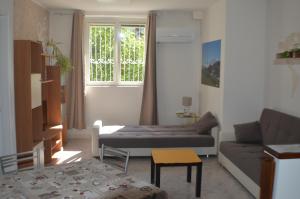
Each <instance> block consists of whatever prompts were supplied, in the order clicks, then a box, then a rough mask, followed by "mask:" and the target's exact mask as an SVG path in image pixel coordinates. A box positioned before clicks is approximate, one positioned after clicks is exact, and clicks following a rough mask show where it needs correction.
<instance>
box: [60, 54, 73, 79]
mask: <svg viewBox="0 0 300 199" xmlns="http://www.w3.org/2000/svg"><path fill="white" fill-rule="evenodd" d="M56 64H57V65H58V66H60V68H61V72H62V74H65V73H67V72H69V71H71V70H72V66H71V62H70V60H69V58H68V57H66V56H64V55H63V54H61V53H60V54H58V55H57V56H56Z"/></svg>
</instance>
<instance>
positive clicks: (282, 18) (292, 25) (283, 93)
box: [265, 0, 300, 117]
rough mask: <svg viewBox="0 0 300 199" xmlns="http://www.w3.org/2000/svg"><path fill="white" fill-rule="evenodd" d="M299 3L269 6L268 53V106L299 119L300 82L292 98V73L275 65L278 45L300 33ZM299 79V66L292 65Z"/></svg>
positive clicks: (278, 0) (276, 1)
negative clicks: (291, 35) (292, 34)
mask: <svg viewBox="0 0 300 199" xmlns="http://www.w3.org/2000/svg"><path fill="white" fill-rule="evenodd" d="M299 8H300V1H299V0H284V1H282V0H272V1H269V4H268V34H267V35H268V37H267V38H268V54H267V58H268V61H267V73H266V100H265V104H266V107H269V108H274V109H276V110H279V111H283V112H286V113H289V114H293V115H296V116H298V117H300V104H299V102H300V82H298V83H297V89H296V91H295V94H294V96H292V73H291V72H290V70H289V69H288V67H287V66H286V65H273V60H274V58H275V55H276V53H278V43H279V42H280V41H284V40H285V39H286V38H287V37H288V36H289V35H290V34H291V33H293V32H300V25H299V21H300V12H299ZM293 68H294V69H295V70H296V73H297V75H298V76H299V78H300V66H299V65H296V66H293Z"/></svg>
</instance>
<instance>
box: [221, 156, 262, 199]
mask: <svg viewBox="0 0 300 199" xmlns="http://www.w3.org/2000/svg"><path fill="white" fill-rule="evenodd" d="M218 158H219V162H220V163H221V164H222V165H223V166H224V167H225V168H226V169H227V170H228V171H229V172H230V173H231V174H232V175H233V176H234V177H235V178H236V179H237V180H238V181H239V182H240V183H241V184H242V185H243V186H244V187H245V188H246V189H247V190H248V191H249V192H250V193H251V194H252V195H253V196H254V197H255V198H257V199H258V198H259V197H260V187H259V186H258V185H257V184H256V183H255V182H254V181H253V180H252V179H251V178H249V177H248V176H247V175H246V174H245V173H244V172H243V171H241V170H240V169H239V168H238V167H237V166H235V165H234V164H233V163H232V162H231V161H230V160H229V159H227V158H226V157H225V156H224V155H223V154H222V153H221V152H219V155H218Z"/></svg>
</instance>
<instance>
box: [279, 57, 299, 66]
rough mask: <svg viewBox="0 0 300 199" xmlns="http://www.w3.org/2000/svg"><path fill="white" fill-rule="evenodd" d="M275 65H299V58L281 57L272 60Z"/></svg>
mask: <svg viewBox="0 0 300 199" xmlns="http://www.w3.org/2000/svg"><path fill="white" fill-rule="evenodd" d="M274 64H275V65H299V64H300V58H281V59H275V60H274Z"/></svg>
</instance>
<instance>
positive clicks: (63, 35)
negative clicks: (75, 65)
mask: <svg viewBox="0 0 300 199" xmlns="http://www.w3.org/2000/svg"><path fill="white" fill-rule="evenodd" d="M72 24H73V11H68V10H63V11H61V10H51V11H50V14H49V27H50V28H49V37H50V39H53V40H54V41H56V42H60V44H59V45H58V46H59V48H60V50H61V51H62V53H63V54H64V55H66V56H70V55H71V36H72Z"/></svg>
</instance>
